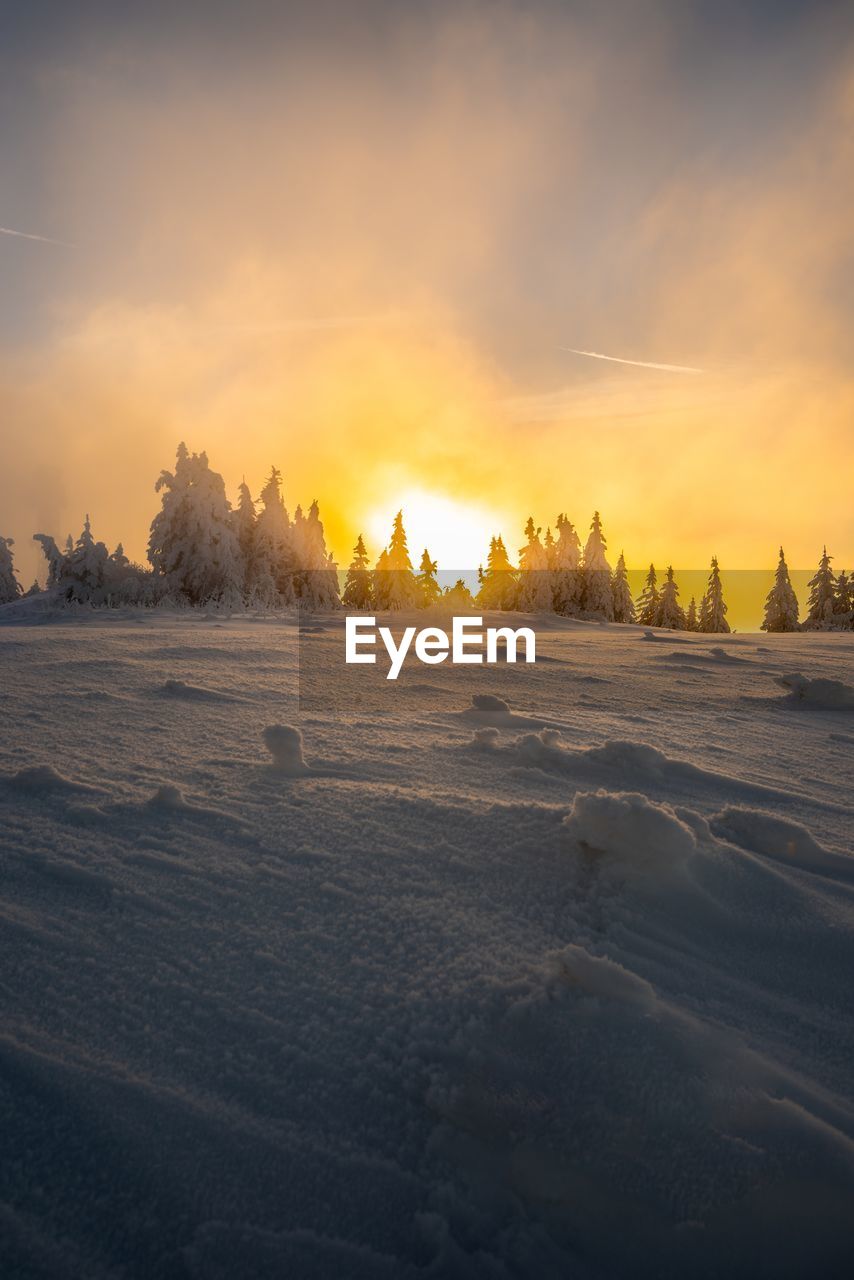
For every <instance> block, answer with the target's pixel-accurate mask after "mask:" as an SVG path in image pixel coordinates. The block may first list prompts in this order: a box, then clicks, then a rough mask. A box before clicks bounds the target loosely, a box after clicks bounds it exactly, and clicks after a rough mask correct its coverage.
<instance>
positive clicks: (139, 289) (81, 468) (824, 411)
mask: <svg viewBox="0 0 854 1280" xmlns="http://www.w3.org/2000/svg"><path fill="white" fill-rule="evenodd" d="M831 8H832V7H829V8H828V13H829V12H831ZM392 11H393V12H394V14H395V16H394V17H389V16H388V14H387V13H386V14H385V16H384V18H383V21H384V22H385V26H384V27H383V29H382V30H383V41H380V42H377V41H373V40H371V39H368V34H370V33H366V32H362V33H361V37H360V38H358V39H354V40H353V41H352V42H351V43H350V45H348V44H347V41H346V40H345V39H344V38H343V37H342V38H341V39H340V40H335V39H332V38H329V37H328V35H326V34H324V32H323V31H312V30H309V31H308V32H305V31H303V32H302V33H301V35H300V36H299V39H297V38H296V37H294V38H293V39H292V40H290V41H287V40H285V39H284V37H282V38H281V41H280V42H279V43H276V40H275V39H271V40H270V41H268V42H265V41H264V40H262V39H261V38H260V36H259V38H258V40H257V41H256V42H254V43H251V44H250V45H249V46H247V47H245V48H244V47H240V48H239V49H237V50H236V51H235V53H234V56H233V57H231V56H226V54H227V49H226V44H225V40H226V37H225V35H223V36H222V41H223V46H222V47H218V46H217V45H216V42H215V41H214V42H213V44H212V45H203V46H202V47H197V43H193V42H192V41H191V40H190V39H189V36H187V40H186V43H182V42H181V39H180V38H179V36H175V38H174V40H173V41H172V42H167V41H161V42H158V41H157V39H156V38H155V37H154V36H151V35H148V34H143V33H141V32H140V31H139V30H137V31H135V32H133V33H131V34H130V35H128V33H126V32H125V33H121V32H116V31H115V30H114V29H111V28H108V29H105V30H101V29H100V28H99V34H98V36H97V38H96V36H95V35H94V34H93V35H92V38H91V39H88V40H81V41H80V42H79V43H78V44H75V45H73V47H72V48H71V49H70V50H69V49H68V48H66V47H64V46H63V47H62V48H59V47H58V46H57V47H54V46H53V45H46V46H45V47H43V48H42V47H40V46H38V45H36V46H35V47H33V48H30V49H29V53H28V56H29V58H30V60H31V63H30V65H29V67H28V73H29V74H28V76H27V78H26V84H25V88H24V89H22V90H21V92H22V93H24V97H25V102H28V103H29V106H30V107H31V111H30V112H29V117H28V116H27V113H26V112H23V113H22V119H24V120H25V123H24V124H23V125H22V129H23V134H22V136H21V137H20V138H19V139H18V141H17V143H16V150H15V152H14V154H10V155H9V156H3V155H0V162H4V161H5V162H6V163H5V164H4V173H5V174H7V175H10V177H11V180H12V181H11V182H10V185H11V187H12V188H13V190H14V191H15V192H16V194H15V196H14V199H13V200H12V201H11V206H12V207H10V208H8V209H0V224H3V225H9V226H18V227H20V228H21V229H23V230H30V231H34V232H38V233H40V234H44V235H47V236H51V237H53V238H55V239H59V240H62V241H64V242H67V244H66V245H64V246H59V245H49V244H44V243H38V242H35V241H23V240H19V239H16V238H12V237H8V236H2V235H0V267H2V268H5V270H6V271H7V285H8V287H7V288H6V290H5V291H4V294H3V298H2V302H0V314H1V315H2V345H0V413H2V420H3V422H4V427H5V430H4V441H5V443H4V466H3V467H2V470H0V532H2V533H3V534H4V535H6V536H13V537H15V538H16V540H17V544H18V547H17V549H18V552H19V563H20V564H21V570H22V575H24V576H26V577H31V576H32V573H33V571H34V570H35V568H36V567H37V565H38V557H37V556H36V554H35V550H34V549H32V547H31V544H30V542H29V539H30V536H31V534H32V533H34V532H37V531H45V532H51V533H54V534H55V535H57V536H58V537H64V536H65V534H66V533H67V532H68V531H69V529H70V530H72V531H73V532H75V534H76V533H77V532H78V530H79V527H80V525H81V523H82V519H83V515H84V513H85V512H86V511H87V510H89V511H90V512H91V514H92V519H93V525H94V528H95V532H96V534H97V535H98V536H99V537H102V538H104V539H105V540H106V541H108V542H109V543H110V544H113V543H115V542H116V541H117V540H118V539H122V540H123V541H124V545H125V548H126V550H127V551H128V552H129V553H130V554H132V555H135V556H138V557H141V556H142V555H143V553H144V546H145V541H146V534H147V526H148V523H149V521H150V519H151V517H152V515H153V513H154V511H155V509H156V504H157V499H156V496H155V494H154V491H153V484H154V480H155V479H156V476H157V474H158V472H159V470H160V468H161V467H163V466H169V465H171V461H172V458H173V456H174V448H175V445H176V443H177V441H178V440H179V439H185V440H186V441H187V444H188V445H189V446H190V448H194V449H202V448H204V449H207V451H208V453H209V455H210V457H211V460H212V463H213V465H214V466H216V467H217V469H219V470H221V471H222V472H223V474H224V475H225V477H226V480H227V483H228V486H229V491H230V492H231V494H232V495H234V493H235V489H236V485H237V483H238V482H239V480H240V478H241V476H242V475H244V474H245V476H246V478H247V480H248V481H249V483H250V486H251V487H252V488H253V490H254V491H257V490H258V489H259V488H260V485H261V483H262V477H263V475H264V472H265V470H266V469H268V468H269V465H270V463H271V462H276V463H277V465H279V466H280V467H281V469H282V471H283V472H284V475H285V485H286V498H287V501H288V504H289V506H290V507H291V508H293V506H294V505H295V504H296V502H297V501H302V502H303V503H304V504H307V503H308V502H310V501H311V500H312V498H314V497H317V498H318V499H319V500H320V503H321V511H322V514H323V516H324V519H325V522H326V525H327V530H328V533H329V535H330V539H331V542H332V545H333V549H334V551H335V552H336V554H337V555H338V557H339V558H340V559H345V560H346V558H347V557H348V555H349V550H350V547H351V546H352V543H353V541H354V539H355V535H356V534H357V533H358V532H359V531H360V529H364V530H365V531H366V533H367V531H368V530H369V529H370V528H371V527H375V526H376V522H377V513H378V512H380V513H382V512H386V511H387V512H388V513H389V514H391V513H393V511H394V510H395V509H396V507H397V505H398V504H399V501H400V500H401V496H402V495H405V494H406V492H407V491H412V490H422V491H424V490H426V491H428V492H430V493H434V494H439V495H442V496H444V497H447V498H449V499H452V500H459V501H460V502H461V503H462V504H464V506H466V507H469V508H476V509H478V510H479V511H484V512H486V513H487V514H488V515H489V517H490V519H491V518H493V517H494V519H495V521H496V522H499V523H500V524H501V526H502V530H503V532H504V534H505V538H506V540H507V543H508V546H510V547H513V548H515V547H516V546H518V545H520V544H521V541H522V536H521V530H522V527H523V525H524V521H525V519H526V517H527V515H528V514H529V513H530V512H533V514H534V515H535V518H536V521H537V523H541V524H542V525H543V526H545V525H547V524H549V523H552V522H553V521H554V518H555V515H556V514H557V512H558V511H560V510H566V511H567V512H568V513H569V515H570V516H571V518H572V519H574V520H575V521H576V523H577V524H578V525H579V526H580V528H581V530H582V532H583V533H586V529H587V527H588V525H589V519H590V514H591V513H592V511H593V509H594V508H598V509H600V510H601V511H602V513H603V518H604V521H605V527H606V532H607V533H608V535H609V541H610V546H611V547H612V549H613V550H614V551H615V552H618V551H619V550H620V548H624V549H625V552H626V556H627V559H628V561H629V563H630V564H632V565H644V564H647V563H648V562H649V561H650V560H651V559H654V560H655V561H656V562H657V563H660V564H664V563H666V562H667V561H668V560H672V561H673V562H674V563H676V564H680V565H683V566H687V567H691V566H697V567H702V566H705V565H706V564H707V563H708V560H709V557H710V555H711V554H712V553H716V554H717V555H718V556H719V558H720V560H721V563H722V565H723V566H724V567H727V566H729V567H739V568H741V567H760V566H771V565H773V563H774V561H775V559H776V551H777V547H778V545H779V543H780V542H781V541H783V542H784V544H785V547H786V551H787V555H788V558H789V562H790V564H791V565H792V566H798V567H808V566H810V565H812V564H813V563H814V562H815V561H816V559H817V557H818V554H819V552H820V550H821V545H822V543H823V542H824V541H827V543H828V545H829V547H830V549H831V550H833V552H834V553H835V557H836V560H835V563H836V565H837V566H841V565H843V564H845V565H846V566H848V567H853V568H854V514H852V512H854V504H852V500H851V482H852V477H854V425H852V424H854V369H852V361H851V354H852V350H851V336H852V311H851V305H852V304H851V297H852V289H851V288H850V286H851V284H852V262H854V255H852V250H854V219H852V217H851V209H852V207H854V144H852V138H854V127H853V126H854V59H852V56H851V50H852V45H851V43H850V40H849V38H848V34H849V33H848V32H847V31H839V30H838V29H837V28H836V27H834V26H833V24H832V23H831V22H830V19H829V18H825V17H824V16H823V8H822V6H818V7H817V8H816V9H815V10H814V12H813V16H812V18H810V15H809V12H808V10H803V16H802V17H801V19H800V20H799V24H794V25H792V24H790V25H788V26H787V25H785V24H781V25H780V26H779V27H777V26H774V30H773V32H771V33H769V32H767V31H766V32H763V31H759V32H755V31H753V30H752V29H751V30H748V31H741V32H735V33H734V34H733V36H732V43H730V42H729V41H728V37H727V35H726V33H721V32H715V33H713V34H714V39H712V38H711V36H709V34H708V33H707V32H706V31H705V30H704V29H697V30H694V29H691V26H690V23H687V24H686V23H685V22H684V21H677V17H676V16H675V15H676V14H677V10H676V9H674V8H673V6H667V5H656V6H650V8H649V10H648V13H649V14H650V15H654V17H655V20H654V21H653V20H650V21H648V22H646V23H645V24H643V29H642V31H641V32H640V33H639V31H638V30H637V29H636V28H635V27H632V26H631V24H630V23H629V26H628V28H627V29H623V28H622V27H620V26H619V24H611V25H609V24H604V25H603V24H601V23H599V24H597V22H596V21H593V20H592V19H591V18H590V12H589V10H587V11H586V12H587V16H586V18H583V19H582V17H579V16H576V15H575V13H574V9H573V6H563V7H561V6H555V5H551V4H543V5H542V6H537V5H536V4H535V5H530V6H522V5H516V4H510V3H508V4H506V5H496V6H483V5H477V4H473V5H471V6H466V7H465V9H464V10H462V9H461V10H459V11H458V10H457V9H456V8H452V7H450V6H448V7H445V6H442V5H438V6H436V8H435V10H434V11H433V14H432V20H431V22H430V23H429V25H428V26H426V27H425V26H424V25H423V19H419V18H417V17H416V15H415V10H414V9H409V10H407V9H406V7H405V6H404V7H402V8H401V7H398V8H397V9H394V8H393V7H392V10H389V12H392ZM833 12H837V11H836V10H833ZM461 15H462V16H461ZM772 26H773V23H772ZM345 34H346V33H345ZM772 35H773V38H772ZM300 41H302V43H300ZM739 41H740V43H739ZM751 41H753V42H754V43H753V44H752V45H751V43H750V42H751ZM18 70H19V72H20V67H19V68H18ZM7 91H9V92H10V90H7ZM26 95H29V98H28V99H27V97H26ZM26 120H28V121H29V122H26ZM15 179H17V182H18V185H17V187H15V182H14V180H15ZM68 246H73V247H68ZM561 347H579V348H584V349H590V350H596V351H602V352H608V353H611V354H613V355H617V356H620V357H623V358H628V359H635V360H640V361H653V362H665V363H673V364H684V365H690V366H692V367H698V368H700V369H702V370H703V372H702V373H699V374H685V373H675V372H667V371H659V370H652V369H646V368H640V367H635V366H630V365H617V364H608V363H605V362H601V361H595V360H592V359H589V358H587V357H583V356H577V355H572V354H570V353H568V352H566V351H561V350H560V348H561ZM491 531H492V530H490V529H488V528H485V529H484V531H483V543H484V549H485V547H486V544H487V542H488V536H489V533H490V532H491ZM370 549H371V551H372V552H373V553H375V552H376V551H377V550H378V548H377V547H376V546H372V547H371V548H370ZM465 555H466V558H468V555H469V552H468V544H466V552H465ZM449 567H457V566H449Z"/></svg>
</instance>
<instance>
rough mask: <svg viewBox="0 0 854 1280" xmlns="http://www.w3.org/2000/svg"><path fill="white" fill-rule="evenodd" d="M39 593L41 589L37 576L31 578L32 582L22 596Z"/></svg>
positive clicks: (37, 594) (38, 594)
mask: <svg viewBox="0 0 854 1280" xmlns="http://www.w3.org/2000/svg"><path fill="white" fill-rule="evenodd" d="M41 593H42V589H41V586H40V584H39V580H38V578H33V584H32V586H31V587H30V588H29V589H28V590H27V591H25V592H24V596H25V597H27V598H29V597H30V596H40V595H41Z"/></svg>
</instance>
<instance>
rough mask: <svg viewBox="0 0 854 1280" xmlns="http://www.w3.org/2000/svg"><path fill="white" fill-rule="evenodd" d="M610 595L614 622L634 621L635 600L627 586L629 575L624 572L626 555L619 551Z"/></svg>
mask: <svg viewBox="0 0 854 1280" xmlns="http://www.w3.org/2000/svg"><path fill="white" fill-rule="evenodd" d="M611 595H612V597H613V602H614V621H615V622H634V621H635V602H634V600H633V599H632V592H631V588H630V586H629V575H628V573H627V572H626V557H625V556H624V555H623V553H622V551H621V552H620V558H619V560H618V561H617V567H616V569H615V570H614V576H613V578H612V579H611Z"/></svg>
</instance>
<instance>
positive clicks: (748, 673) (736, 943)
mask: <svg viewBox="0 0 854 1280" xmlns="http://www.w3.org/2000/svg"><path fill="white" fill-rule="evenodd" d="M16 619H17V620H16ZM422 625H423V624H422ZM537 629H538V637H539V645H540V653H541V655H542V658H543V659H546V660H544V661H540V662H538V663H537V664H536V666H535V667H522V666H517V667H515V668H514V667H508V666H506V665H502V666H499V667H494V668H489V669H482V670H480V669H478V670H475V671H474V672H473V671H472V669H467V668H454V669H451V668H448V667H442V668H438V667H429V668H428V667H423V666H420V665H418V664H415V665H412V666H408V667H407V668H406V670H405V671H404V672H403V673H402V675H401V678H400V680H399V681H398V682H397V684H396V685H393V686H392V685H390V684H389V683H388V682H386V681H384V679H383V673H382V671H381V670H378V671H372V670H368V669H366V668H356V669H352V668H348V669H345V668H343V665H342V664H343V638H342V622H341V619H340V618H331V619H316V620H315V621H314V623H313V624H311V625H309V626H306V627H304V628H303V631H302V634H300V633H299V631H298V628H297V626H296V625H295V624H294V621H293V620H284V621H277V620H270V619H260V618H259V619H254V620H253V619H245V620H227V619H222V620H217V619H213V618H209V619H199V618H186V619H177V618H176V619H170V618H163V617H162V616H158V615H157V614H153V613H148V614H140V615H138V616H134V615H126V616H124V617H121V618H109V617H104V616H103V615H94V614H93V615H91V616H89V615H85V614H81V615H79V617H76V618H74V619H71V620H68V619H64V620H62V621H60V622H57V621H56V620H50V619H47V620H45V622H44V624H43V625H33V622H32V620H28V618H27V616H26V614H21V613H20V612H19V613H17V614H15V615H13V616H11V621H10V625H7V626H2V627H0V671H2V695H0V696H2V710H3V733H2V739H0V947H2V970H0V975H2V976H0V990H2V997H3V1008H4V1018H3V1024H2V1029H0V1107H2V1114H3V1142H2V1147H0V1254H1V1255H2V1257H3V1258H4V1259H5V1262H4V1264H3V1267H4V1269H3V1274H4V1275H9V1276H14V1277H16V1278H17V1277H21V1278H24V1277H27V1278H29V1277H48V1276H51V1277H53V1276H57V1277H59V1276H69V1277H78V1276H86V1277H87V1278H90V1277H91V1278H95V1277H108V1276H109V1277H113V1276H119V1275H121V1276H126V1277H194V1278H200V1280H220V1278H222V1280H226V1278H228V1280H235V1278H238V1280H239V1278H240V1277H244V1276H246V1277H253V1278H254V1277H283V1276H295V1277H309V1278H311V1277H335V1278H336V1280H337V1278H338V1277H386V1276H387V1277H399V1276H403V1277H406V1276H411V1277H417V1276H424V1277H446V1276H447V1277H465V1278H468V1277H490V1278H492V1277H532V1278H533V1277H536V1278H537V1280H541V1278H546V1277H555V1278H557V1277H560V1278H561V1280H564V1278H566V1277H575V1276H578V1277H623V1276H626V1277H628V1276H631V1277H643V1276H664V1277H670V1276H672V1277H683V1276H687V1275H690V1276H697V1277H705V1276H708V1277H712V1276H720V1275H727V1276H729V1277H732V1276H745V1277H747V1276H750V1277H762V1276H768V1277H771V1276H774V1277H789V1276H791V1277H799V1276H807V1275H818V1274H821V1275H823V1276H825V1277H828V1276H829V1277H832V1276H835V1275H842V1274H847V1264H848V1263H849V1260H850V1252H851V1248H852V1246H854V1225H852V1214H851V1211H850V1209H851V1203H852V1196H854V1099H852V1076H854V1068H852V1063H854V1018H852V1013H854V994H852V984H851V974H852V971H853V970H852V967H853V966H854V858H852V857H851V852H852V850H851V833H852V828H853V827H854V788H852V782H854V771H852V767H851V759H852V750H851V748H852V745H854V717H853V716H852V712H851V709H850V706H849V705H848V703H847V700H846V695H845V694H844V692H843V694H842V695H840V696H839V697H838V698H831V699H830V700H828V698H827V696H826V695H825V693H822V697H821V698H814V699H812V700H811V699H810V697H809V696H806V695H805V694H804V688H805V686H804V684H803V683H802V682H800V683H799V682H798V681H797V680H793V677H794V676H800V677H802V680H803V681H815V680H821V681H834V682H838V683H839V684H841V686H846V687H850V686H851V685H852V684H854V638H852V637H848V636H846V635H844V634H839V635H835V634H816V635H794V636H789V635H787V636H778V637H767V638H766V637H764V636H763V637H753V636H750V637H748V636H734V637H728V638H727V639H726V640H719V639H718V640H717V642H716V638H713V637H707V636H706V637H700V636H698V637H685V636H681V637H679V641H678V642H677V641H676V640H675V639H674V638H672V637H670V636H668V635H666V634H663V633H655V634H654V641H655V642H653V643H650V642H649V641H647V640H646V639H645V637H644V633H643V632H642V631H640V630H638V629H634V628H616V627H610V628H609V627H598V626H591V625H587V624H578V623H576V624H572V623H562V622H560V620H557V619H550V620H549V622H548V624H546V622H545V621H543V623H542V625H540V622H539V620H538V624H537ZM780 679H784V680H786V681H787V683H785V684H784V685H782V686H781V684H780V683H778V681H779V680H780ZM808 687H809V686H808ZM821 689H822V690H823V689H824V686H821ZM484 695H486V696H484ZM473 698H475V699H476V701H473ZM275 725H280V726H291V727H295V728H298V729H299V730H300V731H301V733H302V753H303V755H302V757H301V756H300V745H299V741H298V740H297V739H295V738H294V736H293V735H289V734H287V733H285V734H282V733H281V732H280V731H279V732H274V733H273V734H270V733H267V735H266V739H265V730H269V729H270V727H271V726H275Z"/></svg>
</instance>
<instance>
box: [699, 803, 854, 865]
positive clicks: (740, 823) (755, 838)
mask: <svg viewBox="0 0 854 1280" xmlns="http://www.w3.org/2000/svg"><path fill="white" fill-rule="evenodd" d="M709 826H710V828H711V830H712V832H713V833H714V834H715V835H716V836H717V837H718V838H719V839H722V840H727V841H729V842H730V844H736V845H739V846H740V847H741V848H742V849H749V850H750V851H751V852H752V853H759V854H762V855H763V856H764V857H766V858H775V859H778V860H779V861H781V862H787V863H790V864H792V865H794V866H798V867H802V868H804V869H805V870H807V871H817V872H828V873H831V874H837V873H840V872H841V873H842V874H847V875H850V874H852V873H854V859H851V858H846V857H844V856H843V855H840V854H835V853H831V852H830V851H829V850H828V849H825V848H824V847H823V846H822V845H820V844H819V843H818V841H817V840H816V839H815V837H814V836H813V835H812V833H811V832H810V831H808V830H807V828H806V827H805V826H803V825H802V824H801V823H800V822H793V821H791V820H790V819H788V818H778V817H776V816H775V815H774V814H772V813H765V812H764V811H763V810H761V809H748V808H741V807H739V806H736V805H732V806H730V807H729V808H726V809H722V810H721V812H720V813H716V814H715V815H714V817H712V818H710V819H709Z"/></svg>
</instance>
